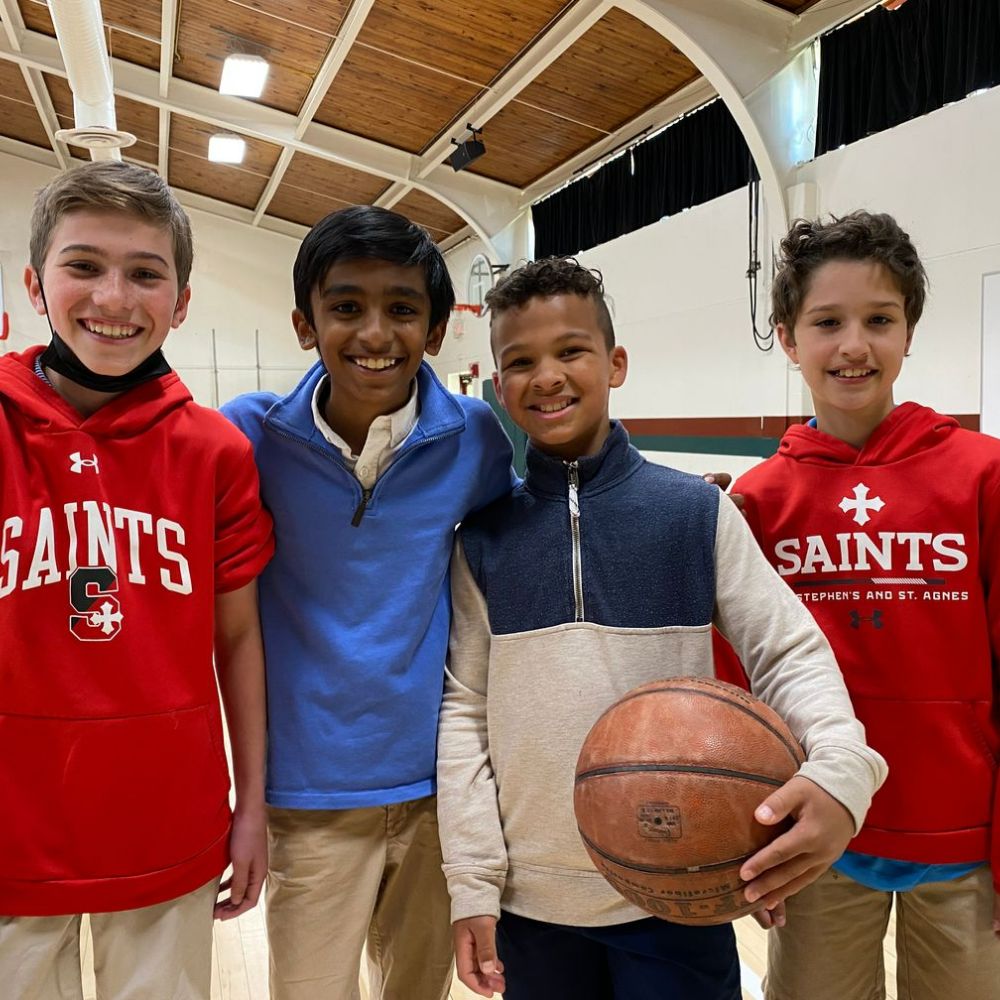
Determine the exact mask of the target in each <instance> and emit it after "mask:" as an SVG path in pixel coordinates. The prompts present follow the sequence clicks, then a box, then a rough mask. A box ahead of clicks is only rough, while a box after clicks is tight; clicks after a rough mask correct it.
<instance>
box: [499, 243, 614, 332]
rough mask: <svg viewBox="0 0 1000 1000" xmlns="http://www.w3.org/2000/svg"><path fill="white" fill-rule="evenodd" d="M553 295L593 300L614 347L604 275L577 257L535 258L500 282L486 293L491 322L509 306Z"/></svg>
mask: <svg viewBox="0 0 1000 1000" xmlns="http://www.w3.org/2000/svg"><path fill="white" fill-rule="evenodd" d="M553 295H579V296H581V297H582V298H587V299H590V300H591V301H592V302H593V303H594V310H595V311H596V313H597V323H598V325H599V326H600V328H601V332H602V333H603V334H604V342H605V344H607V347H608V350H609V351H610V350H611V348H612V347H614V346H615V327H614V324H613V323H612V322H611V313H610V312H609V311H608V303H607V302H606V301H605V292H604V276H603V275H602V274H601V272H600V271H598V270H597V269H596V268H587V267H584V266H583V265H582V264H581V263H580V262H579V261H578V260H576V258H575V257H543V258H542V259H541V260H533V261H531V262H530V263H527V264H523V265H522V266H521V267H519V268H518V269H517V270H516V271H512V272H511V273H510V274H508V275H506V276H505V277H504V278H502V279H501V280H500V281H498V282H497V284H496V286H495V287H494V288H491V289H490V290H489V291H488V292H487V293H486V305H487V306H489V308H490V323H491V324H492V323H493V320H494V319H495V318H496V317H497V316H502V315H503V314H504V313H505V312H506V311H507V310H508V309H515V308H517V307H519V306H523V305H524V304H525V303H527V302H528V301H529V300H530V299H547V298H550V297H551V296H553Z"/></svg>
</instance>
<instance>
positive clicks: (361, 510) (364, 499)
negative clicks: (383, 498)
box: [351, 489, 372, 528]
mask: <svg viewBox="0 0 1000 1000" xmlns="http://www.w3.org/2000/svg"><path fill="white" fill-rule="evenodd" d="M371 498H372V491H371V490H367V489H366V490H362V491H361V503H359V504H358V509H357V510H356V511H355V512H354V517H352V518H351V527H352V528H357V527H360V525H361V518H363V517H364V516H365V509H366V508H367V507H368V501H369V500H371Z"/></svg>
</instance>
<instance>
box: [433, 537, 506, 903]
mask: <svg viewBox="0 0 1000 1000" xmlns="http://www.w3.org/2000/svg"><path fill="white" fill-rule="evenodd" d="M451 592H452V606H453V611H452V615H453V617H452V631H451V641H450V643H449V649H448V665H447V669H446V675H445V690H444V700H443V702H442V705H441V719H440V724H439V730H438V772H437V773H438V825H439V829H440V834H441V848H442V853H443V856H444V873H445V876H446V878H447V880H448V891H449V893H450V894H451V919H452V921H453V922H454V921H456V920H462V919H464V918H466V917H474V916H493V917H499V916H500V894H501V892H502V891H503V886H504V882H505V881H506V877H507V849H506V846H505V844H504V838H503V829H502V827H501V823H500V804H499V802H498V800H497V788H496V781H495V778H494V775H493V766H492V763H491V760H490V747H489V738H488V731H487V724H486V697H487V688H488V683H489V679H488V675H489V658H490V626H489V620H488V617H487V613H486V602H485V600H484V598H483V594H482V592H481V591H480V589H479V585H478V584H477V583H476V580H475V578H474V577H473V575H472V572H471V570H470V569H469V564H468V562H467V561H466V558H465V554H464V552H463V550H462V542H461V532H459V535H458V536H457V539H456V542H455V550H454V553H453V555H452V568H451Z"/></svg>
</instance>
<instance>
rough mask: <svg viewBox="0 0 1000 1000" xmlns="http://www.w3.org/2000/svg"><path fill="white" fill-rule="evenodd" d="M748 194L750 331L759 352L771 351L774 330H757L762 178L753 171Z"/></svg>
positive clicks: (769, 327)
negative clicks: (763, 331) (764, 331)
mask: <svg viewBox="0 0 1000 1000" xmlns="http://www.w3.org/2000/svg"><path fill="white" fill-rule="evenodd" d="M747 194H748V206H747V209H748V219H747V240H748V243H749V257H750V261H749V264H748V265H747V280H748V281H749V283H750V329H751V331H752V332H753V342H754V346H755V347H756V348H757V350H758V351H769V350H771V348H772V347H774V330H773V328H771V326H770V324H768V332H767V333H764V334H762V333H761V332H760V331H759V330H758V329H757V296H758V284H759V280H760V177H759V176H757V174H756V171H753V173H752V175H751V179H750V185H749V187H748V188H747Z"/></svg>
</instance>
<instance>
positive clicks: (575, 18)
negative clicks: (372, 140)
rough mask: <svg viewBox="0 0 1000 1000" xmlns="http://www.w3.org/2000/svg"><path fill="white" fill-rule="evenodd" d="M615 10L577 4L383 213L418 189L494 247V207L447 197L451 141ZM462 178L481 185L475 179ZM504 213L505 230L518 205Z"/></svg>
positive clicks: (463, 118) (459, 120)
mask: <svg viewBox="0 0 1000 1000" xmlns="http://www.w3.org/2000/svg"><path fill="white" fill-rule="evenodd" d="M614 6H615V5H614V3H613V2H612V0H577V2H576V3H575V4H573V6H571V7H570V8H569V9H568V10H567V11H566V12H565V13H564V14H563V15H562V16H561V17H560V18H558V19H557V20H556V21H555V22H554V23H553V24H552V25H551V26H550V27H549V29H548V30H547V31H545V32H544V33H543V34H542V35H541V36H540V37H539V38H536V39H535V40H534V41H533V43H532V44H531V45H530V46H529V47H528V48H527V49H526V50H525V52H524V53H523V54H522V55H521V57H520V58H519V59H517V60H516V61H515V62H513V63H512V64H511V65H510V66H509V67H508V68H507V69H506V70H505V71H504V73H503V74H502V75H501V76H500V78H499V79H498V80H496V81H495V82H494V83H493V84H491V85H490V86H489V87H488V88H487V90H486V93H485V94H483V96H482V97H480V98H479V99H478V100H476V101H474V102H473V103H472V104H471V105H469V107H467V108H466V109H465V110H463V111H462V112H461V113H460V114H458V115H457V116H456V117H455V118H453V119H452V121H451V122H450V123H449V124H448V125H447V126H446V127H445V128H444V129H443V130H442V132H441V134H440V135H439V136H438V138H437V139H435V140H434V142H432V143H431V145H430V146H429V147H428V148H427V149H426V150H425V151H424V153H423V154H421V155H420V156H419V157H418V158H417V159H416V160H415V162H414V165H413V169H412V171H411V174H410V176H411V178H412V180H411V181H409V182H407V181H406V180H405V179H404V180H403V181H402V182H400V183H396V184H394V185H393V186H392V187H391V188H390V189H389V190H388V191H386V192H385V193H384V194H383V195H382V196H381V197H380V198H379V199H378V204H379V205H381V206H382V207H383V208H391V207H392V206H393V205H396V204H398V203H399V202H400V201H402V200H403V198H405V197H406V195H407V194H409V193H410V191H411V190H413V189H414V188H416V189H417V190H421V191H425V192H426V193H428V194H430V195H432V196H433V197H436V198H438V199H439V200H440V201H442V202H444V203H445V204H447V205H448V206H449V207H450V208H452V210H454V211H457V212H458V214H459V215H461V216H463V217H464V218H465V219H467V220H468V221H469V223H470V224H471V225H472V226H473V229H474V230H475V231H476V233H477V235H479V236H480V238H481V239H483V240H484V242H485V243H486V244H488V245H490V246H492V244H491V243H490V240H489V239H488V238H486V237H485V235H484V234H486V233H487V232H488V231H489V230H492V231H494V232H495V231H496V230H495V229H493V227H492V226H491V225H490V224H489V223H488V222H487V221H486V218H485V217H484V214H483V209H484V208H485V209H487V210H489V209H490V208H491V207H492V206H490V205H489V203H488V201H481V202H480V203H479V205H478V206H474V205H473V204H471V203H470V201H469V200H468V199H467V198H466V197H464V196H459V200H458V201H450V200H449V198H448V197H447V195H446V194H445V192H446V191H447V190H449V189H452V188H453V186H454V185H452V184H451V182H450V179H448V178H447V175H446V174H445V173H443V171H442V168H441V164H442V162H443V161H444V160H445V159H446V157H447V156H448V155H449V154H450V153H451V151H452V149H453V148H454V145H453V143H452V137H453V136H455V135H457V134H459V133H462V132H464V131H465V130H466V128H465V127H466V125H467V124H468V123H470V122H471V123H472V124H473V125H475V126H476V127H477V128H480V127H482V126H484V125H485V124H486V123H487V122H489V120H490V119H491V118H493V117H494V116H495V115H497V114H499V112H500V111H502V110H503V109H504V108H505V107H506V106H507V105H508V104H510V102H511V101H513V100H514V98H516V97H517V95H518V94H519V93H521V91H522V90H524V89H525V88H526V87H527V86H529V85H530V84H531V83H532V82H533V81H534V80H535V79H537V78H538V77H539V76H540V75H541V74H542V73H544V72H545V70H546V69H548V67H549V66H551V65H552V63H554V62H555V61H556V60H557V59H558V58H559V57H560V56H561V55H562V54H563V53H564V52H566V50H567V49H569V48H570V46H572V45H573V44H574V43H575V42H577V41H578V40H579V39H580V38H582V37H583V36H584V35H585V34H586V33H587V32H588V31H589V30H590V29H591V28H592V27H593V26H594V25H595V24H597V22H598V21H600V19H601V18H602V17H604V16H605V14H607V13H608V12H609V11H610V10H612V9H613V7H614ZM463 176H470V177H475V178H477V180H481V178H479V177H478V175H476V174H469V175H463ZM505 208H506V211H505V215H504V219H503V224H506V223H507V222H508V221H509V220H510V218H513V217H514V216H515V215H516V214H517V211H518V208H519V205H518V203H517V202H515V201H510V203H509V205H507V206H505ZM477 209H478V210H477ZM490 214H492V212H490ZM500 228H502V226H501V227H500Z"/></svg>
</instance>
